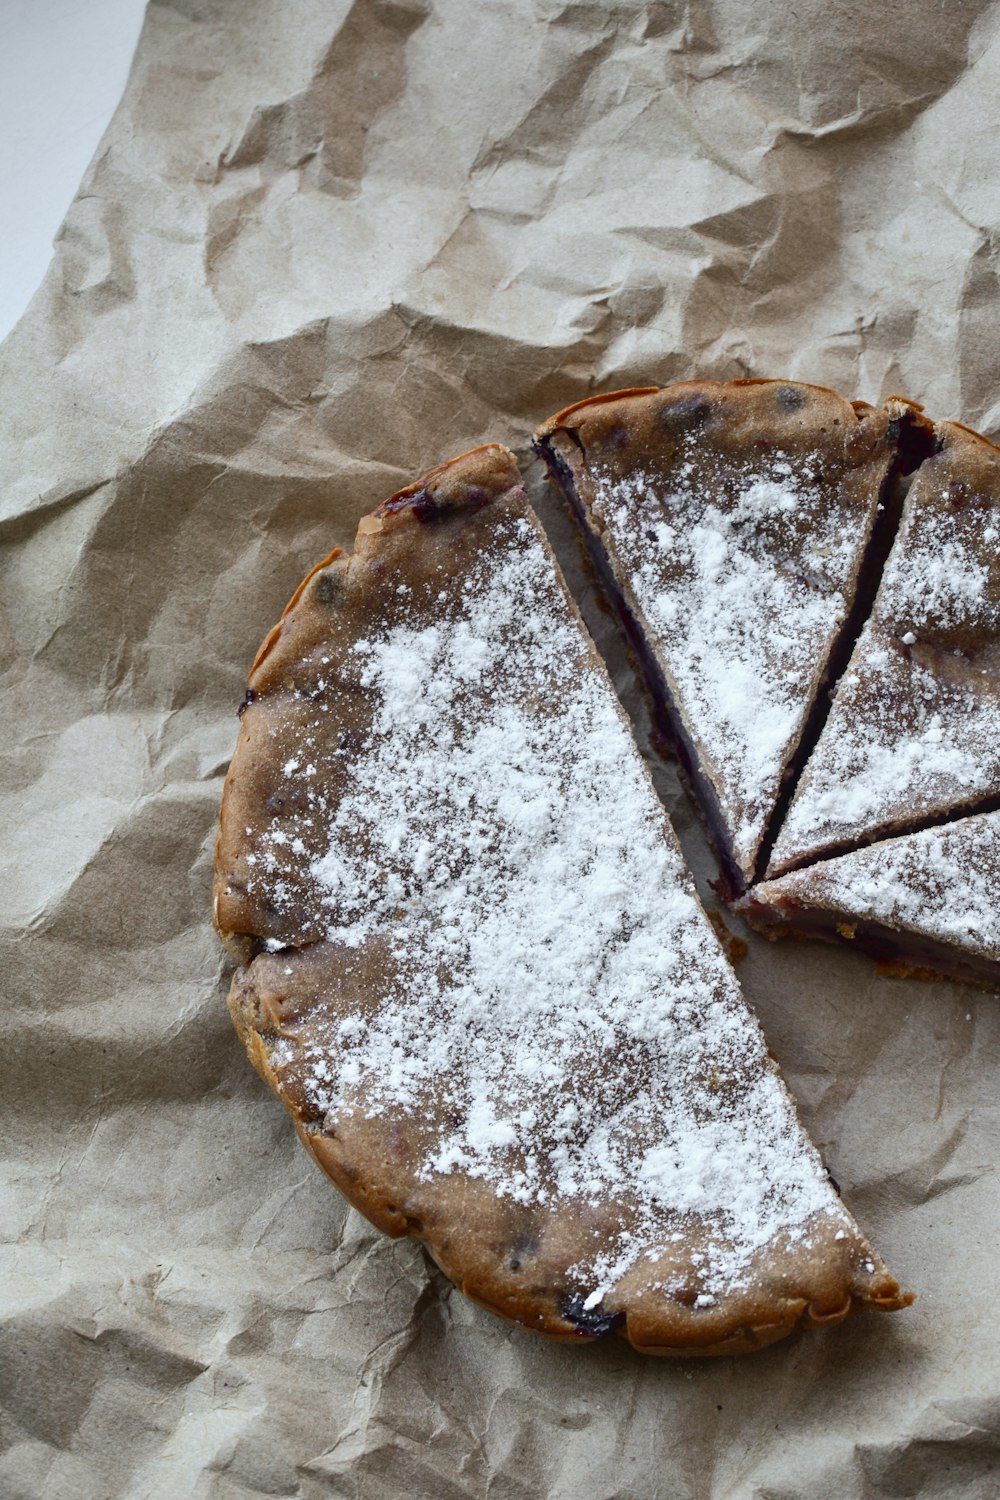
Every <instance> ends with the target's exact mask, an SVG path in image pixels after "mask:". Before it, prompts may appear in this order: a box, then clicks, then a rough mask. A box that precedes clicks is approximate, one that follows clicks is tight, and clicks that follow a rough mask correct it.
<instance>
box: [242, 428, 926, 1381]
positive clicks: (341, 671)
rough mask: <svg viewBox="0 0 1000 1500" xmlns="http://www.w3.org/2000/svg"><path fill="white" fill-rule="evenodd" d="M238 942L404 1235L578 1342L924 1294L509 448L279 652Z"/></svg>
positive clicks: (388, 543) (249, 1038)
mask: <svg viewBox="0 0 1000 1500" xmlns="http://www.w3.org/2000/svg"><path fill="white" fill-rule="evenodd" d="M215 901H216V921H217V925H218V928H219V931H220V933H221V935H222V937H223V939H224V941H225V942H226V943H227V945H228V946H229V948H230V949H231V951H232V952H233V953H234V954H235V956H236V957H237V958H238V959H239V961H240V963H241V965H242V967H241V968H240V969H239V971H238V972H237V974H236V976H235V979H234V981H233V986H232V992H231V998H230V1005H231V1009H232V1014H233V1018H234V1021H235V1023H236V1026H237V1028H238V1030H239V1031H240V1032H241V1034H242V1036H243V1038H244V1041H245V1043H246V1045H247V1048H248V1051H249V1054H250V1057H251V1059H252V1061H253V1062H254V1064H255V1065H256V1067H257V1068H258V1069H259V1071H260V1072H261V1074H262V1075H263V1077H264V1078H265V1079H266V1080H267V1082H268V1083H269V1084H270V1085H271V1086H272V1088H273V1089H274V1090H275V1091H276V1092H277V1094H278V1095H279V1096H280V1098H281V1099H282V1100H283V1101H284V1103H285V1104H286V1105H287V1106H288V1108H289V1110H290V1111H291V1113H292V1115H293V1118H294V1120H295V1123H296V1127H297V1129H298V1131H299V1133H300V1135H301V1137H302V1139H303V1141H304V1142H305V1144H306V1145H307V1146H308V1148H309V1149H310V1150H311V1151H312V1153H313V1154H314V1156H315V1157H316V1159H317V1160H318V1161H319V1163H320V1165H321V1166H322V1167H323V1168H324V1169H325V1170H326V1171H327V1172H328V1173H329V1175H330V1176H331V1177H332V1178H333V1180H334V1181H335V1182H336V1183H337V1184H338V1186H339V1187H340V1188H341V1189H342V1190H343V1192H344V1193H345V1195H346V1196H347V1197H348V1198H349V1200H350V1201H351V1202H352V1203H353V1204H354V1205H355V1206H356V1207H357V1208H359V1209H360V1210H361V1211H362V1212H363V1213H365V1214H366V1215H367V1216H368V1217H369V1218H370V1219H371V1220H372V1222H373V1223H375V1224H376V1225H378V1226H379V1227H380V1228H381V1229H383V1230H385V1231H386V1232H387V1233H388V1234H392V1235H402V1234H411V1235H414V1236H415V1237H417V1238H418V1239H420V1240H422V1241H423V1243H424V1244H425V1245H426V1246H427V1248H428V1250H429V1251H430V1253H431V1254H432V1255H433V1257H434V1258H435V1260H436V1261H437V1262H438V1264H439V1265H440V1266H441V1267H442V1269H443V1270H444V1271H445V1272H446V1274H447V1275H449V1276H450V1277H451V1278H452V1279H453V1280H454V1281H455V1282H456V1283H457V1284H458V1285H459V1286H460V1287H461V1288H462V1289H463V1290H464V1291H466V1292H467V1293H468V1294H469V1295H470V1296H471V1297H473V1298H474V1299H476V1300H477V1301H479V1302H481V1303H483V1304H484V1305H486V1306H487V1307H489V1308H491V1309H493V1310H494V1311H496V1312H500V1313H502V1314H504V1315H506V1316H507V1317H509V1318H512V1319H514V1320H516V1321H517V1322H519V1323H522V1324H525V1325H527V1326H528V1327H530V1328H534V1329H537V1330H539V1331H540V1332H542V1333H546V1334H550V1335H553V1336H555V1337H562V1338H566V1339H588V1338H594V1337H597V1336H599V1335H601V1334H604V1333H606V1332H608V1331H609V1330H612V1329H616V1330H618V1331H619V1332H620V1333H621V1334H623V1335H624V1336H626V1337H627V1338H629V1339H630V1340H631V1341H632V1343H633V1344H634V1345H635V1346H636V1347H637V1348H640V1349H645V1350H649V1351H652V1352H658V1353H731V1352H737V1351H741V1350H746V1349H752V1348H755V1347H757V1346H758V1345H761V1344H766V1343H769V1342H771V1341H772V1340H774V1339H776V1338H779V1337H781V1336H782V1335H784V1334H786V1333H788V1332H790V1331H791V1330H792V1329H793V1328H796V1327H810V1326H822V1325H825V1324H827V1323H834V1322H837V1321H838V1320H839V1319H841V1318H843V1317H844V1316H845V1315H846V1314H847V1313H849V1312H850V1311H852V1310H853V1309H855V1308H857V1307H859V1306H861V1305H870V1306H875V1307H881V1308H898V1307H901V1306H903V1305H905V1304H906V1302H908V1300H909V1298H908V1297H907V1296H906V1295H905V1294H902V1293H901V1292H900V1289H899V1287H898V1285H897V1283H896V1282H895V1281H894V1280H893V1278H892V1277H891V1276H890V1274H889V1273H888V1272H887V1270H886V1268H885V1266H884V1265H883V1263H882V1262H881V1260H879V1258H878V1257H877V1256H876V1255H875V1253H874V1252H873V1251H872V1250H871V1249H870V1247H869V1246H868V1245H867V1243H866V1242H865V1240H864V1238H863V1237H862V1235H861V1233H860V1231H859V1230H858V1228H857V1226H856V1225H855V1223H854V1221H853V1220H852V1219H851V1217H850V1215H849V1214H848V1213H847V1211H846V1210H845V1209H844V1208H843V1207H842V1205H841V1203H840V1201H839V1199H838V1197H837V1195H836V1192H835V1190H834V1188H833V1186H832V1185H831V1182H830V1179H829V1178H828V1176H827V1173H826V1172H825V1170H824V1168H823V1165H822V1163H821V1161H820V1158H819V1156H818V1154H817V1152H816V1151H815V1149H814V1148H813V1147H812V1146H811V1145H810V1144H809V1142H808V1140H807V1139H806V1137H805V1135H804V1134H803V1132H802V1129H801V1126H800V1125H799V1123H798V1121H797V1118H796V1115H795V1110H794V1107H793V1105H792V1102H791V1100H790V1098H789V1096H788V1094H787V1092H786V1090H785V1088H784V1085H783V1083H782V1081H781V1079H780V1077H779V1075H778V1072H777V1069H776V1067H775V1065H774V1063H773V1062H772V1061H771V1059H770V1058H769V1055H768V1052H767V1047H766V1045H765V1042H764V1039H763V1037H762V1035H761V1032H760V1029H759V1027H758V1025H757V1022H756V1021H755V1019H754V1017H753V1015H752V1013H751V1012H750V1010H749V1008H748V1006H747V1004H746V1002H745V1000H744V999H743V997H742V995H741V993H740V989H739V986H738V984H737V982H736V979H735V977H734V975H733V973H732V971H731V969H730V968H729V966H728V964H727V962H726V960H725V959H724V957H723V954H722V951H721V949H720V947H719V943H718V941H717V939H716V937H715V935H714V933H713V931H712V929H711V927H710V925H709V923H708V921H707V919H706V917H705V915H704V913H703V911H702V909H701V907H700V906H699V904H698V901H697V898H696V896H695V894H694V889H693V886H692V882H691V879H690V877H689V875H688V873H687V872H686V870H685V867H684V864H683V862H682V859H681V855H680V852H679V850H678V847H677V845H676V843H675V841H674V839H673V835H672V833H671V831H670V828H669V824H668V822H667V819H666V817H665V814H664V811H663V808H662V806H661V804H660V802H659V800H658V798H657V796H656V794H655V792H654V790H653V787H652V783H651V781H650V779H649V776H648V773H647V771H646V769H645V766H644V764H643V762H642V759H641V757H640V756H639V754H638V751H637V749H636V747H635V744H634V741H633V739H632V736H631V733H630V728H629V725H628V722H627V720H626V719H625V717H624V715H623V713H622V711H621V709H620V707H619V704H618V702H617V699H616V697H615V694H614V691H613V689H612V686H611V683H610V681H609V679H608V677H607V674H606V672H605V670H604V667H603V665H602V663H601V661H600V659H599V657H598V656H597V654H596V652H595V650H594V648H593V646H592V645H591V643H590V640H589V638H588V636H587V634H586V632H585V630H584V628H583V625H582V623H581V621H580V618H579V616H578V613H577V611H576V609H575V607H574V605H573V603H572V601H571V599H570V597H569V595H568V593H567V591H566V588H565V585H564V583H563V581H562V578H561V575H560V573H559V570H558V567H557V565H556V563H555V560H554V558H553V556H552V554H551V552H550V551H549V549H548V547H547V545H546V543H545V540H544V537H543V535H542V533H541V531H540V529H539V527H538V524H537V522H536V520H535V518H534V516H533V514H532V512H531V510H530V508H529V506H528V504H527V500H526V497H525V495H524V491H523V489H522V488H521V485H520V482H519V476H518V473H517V469H516V466H515V464H514V462H513V460H512V458H511V456H510V454H509V453H507V451H506V450H505V449H503V448H500V447H497V446H491V447H487V448H481V449H478V450H476V451H475V452H473V453H470V454H467V455H465V456H464V457H462V458H460V459H457V460H455V461H454V462H453V463H451V464H446V465H444V466H443V467H442V468H440V469H436V470H435V471H433V473H431V474H429V475H427V476H426V477H425V478H424V479H423V480H421V481H420V482H419V483H418V484H415V485H413V486H412V487H411V488H409V489H407V490H404V491H402V492H401V493H400V494H398V495H396V496H394V497H393V498H392V499H391V500H389V501H387V502H386V503H385V504H384V505H382V506H380V507H379V509H378V510H376V511H375V512H374V514H373V515H371V516H369V517H367V518H366V519H365V520H363V521H362V522H361V525H360V527H359V530H358V535H357V541H356V546H355V551H354V554H353V556H351V557H347V556H341V555H338V554H333V555H331V557H330V558H328V559H327V560H326V561H325V562H324V563H322V564H320V566H319V567H318V568H317V569H316V570H314V572H313V573H311V574H310V575H309V577H308V578H307V579H306V581H305V582H304V583H303V585H302V587H301V588H300V589H299V591H298V593H297V594H296V595H295V598H294V599H293V601H292V603H291V604H290V605H289V608H288V610H287V612H286V614H285V616H284V618H283V620H282V622H281V623H280V625H279V626H278V627H276V629H275V630H274V631H272V633H271V635H270V636H269V637H268V639H267V641H266V642H265V644H264V647H263V648H262V650H261V652H260V654H259V656H258V658H257V661H256V663H255V666H254V668H253V672H252V675H251V679H250V689H249V692H248V694H247V700H246V704H245V708H244V711H243V717H242V729H241V734H240V739H239V744H238V747H237V750H236V754H235V757H234V760H233V763H232V767H231V769H230V772H229V776H228V778H227V783H226V791H225V797H224V802H223V809H222V818H221V830H220V835H219V843H218V851H217V860H216V887H215Z"/></svg>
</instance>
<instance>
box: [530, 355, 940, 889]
mask: <svg viewBox="0 0 1000 1500" xmlns="http://www.w3.org/2000/svg"><path fill="white" fill-rule="evenodd" d="M916 410H917V409H916V408H913V407H912V406H909V405H908V404H907V403H905V402H896V403H894V405H893V406H892V408H891V409H876V408H874V407H871V406H868V405H866V404H865V403H864V402H854V403H851V402H848V401H845V400H844V398H843V397H842V396H838V395H837V394H836V393H835V392H833V391H829V390H825V389H821V388H820V387H817V386H808V385H799V384H796V383H794V382H791V381H731V382H729V383H728V384H719V383H717V382H715V381H710V380H705V381H688V382H685V383H683V384H680V385H675V386H670V387H667V388H665V389H647V390H636V391H624V392H619V393H617V394H615V395H611V396H606V397H597V398H593V399H591V400H588V401H583V402H580V403H579V404H578V405H576V406H572V407H569V408H567V410H565V411H563V412H560V413H559V414H558V415H556V416H554V417H552V418H551V419H550V420H549V421H548V422H546V423H545V424H544V425H543V426H542V427H541V428H540V429H539V431H538V433H537V434H536V443H537V446H538V447H539V450H540V451H541V453H542V454H543V456H544V457H545V458H546V460H547V462H548V464H549V467H550V469H551V470H552V472H553V474H554V477H555V478H556V479H557V480H558V481H559V482H560V484H561V486H562V487H563V489H564V490H565V492H566V494H567V496H568V498H569V499H570V501H571V503H572V505H573V506H574V508H575V509H576V511H577V513H578V516H579V518H580V520H581V521H582V523H583V525H584V528H585V530H586V533H587V540H588V543H589V544H590V546H591V548H592V550H593V551H594V553H595V555H596V562H597V565H598V568H599V569H600V570H601V571H602V573H603V576H604V578H605V582H606V583H607V584H608V585H609V589H610V591H611V592H612V593H613V595H615V596H616V599H617V602H618V603H619V606H620V607H621V608H622V610H623V612H624V614H625V617H626V624H627V627H631V629H632V632H633V638H634V639H635V640H636V643H637V645H638V646H639V650H640V654H641V655H642V656H643V658H644V661H645V665H646V667H647V671H648V674H649V675H650V677H651V679H652V684H651V685H652V688H653V692H654V697H655V698H657V699H658V700H659V701H660V703H661V705H662V707H663V709H664V710H665V713H666V716H667V719H668V721H669V722H668V732H669V734H670V737H671V738H672V740H673V741H674V743H675V745H676V748H677V749H678V752H679V755H680V758H681V761H682V764H684V765H685V767H686V769H687V771H688V774H689V776H690V779H691V781H692V786H693V790H694V792H695V795H696V796H697V798H698V800H699V802H700V803H701V805H702V807H703V810H704V812H705V814H706V817H707V820H708V823H709V827H710V830H711V832H712V834H713V837H714V841H715V843H716V846H717V848H718V851H719V854H720V856H721V858H722V861H723V865H724V869H725V871H726V874H727V876H728V881H729V884H730V886H731V887H732V888H733V889H734V890H735V891H736V892H739V891H741V890H742V889H743V888H745V887H746V886H747V885H749V884H751V883H752V881H753V880H754V878H755V875H756V874H757V873H759V866H760V864H761V856H762V848H763V847H764V846H765V844H766V840H767V836H768V832H769V830H770V828H771V825H772V822H773V820H774V819H775V817H776V815H777V809H778V806H779V801H780V798H781V794H782V790H783V788H784V787H785V785H786V783H787V782H788V781H789V779H790V778H792V779H794V776H795V774H796V769H797V756H798V754H799V750H800V746H801V745H802V743H803V737H804V736H806V735H807V733H808V730H809V727H810V722H811V718H812V715H813V713H814V709H815V707H816V705H817V703H818V701H819V699H820V695H821V694H822V691H823V689H824V688H825V686H826V684H827V682H828V680H829V678H830V675H831V673H836V671H838V670H840V669H841V668H842V666H843V662H842V661H839V662H838V659H837V653H838V647H839V646H841V645H842V644H843V643H844V642H845V641H846V642H847V648H846V649H849V642H850V639H851V638H852V635H853V630H852V619H853V616H852V604H853V603H854V600H855V597H856V595H857V594H858V592H859V588H860V589H861V592H862V593H863V592H864V589H863V587H862V585H863V575H864V572H865V569H866V564H867V563H868V561H869V559H870V556H871V552H872V548H873V546H874V547H875V548H876V549H877V548H878V546H879V545H881V543H882V541H883V538H884V537H885V538H886V542H887V537H886V533H887V532H891V523H892V519H893V518H892V516H891V513H890V500H891V495H890V485H889V480H890V475H891V471H892V468H893V465H894V462H895V461H896V459H897V456H898V453H899V446H900V433H901V429H902V427H903V425H904V424H905V423H906V421H907V420H908V419H909V416H910V414H911V413H913V412H915V411H916Z"/></svg>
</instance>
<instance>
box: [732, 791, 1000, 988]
mask: <svg viewBox="0 0 1000 1500" xmlns="http://www.w3.org/2000/svg"><path fill="white" fill-rule="evenodd" d="M998 890H1000V812H994V813H987V814H981V815H979V816H975V817H968V818H961V819H958V820H957V821H956V822H953V823H945V824H942V825H939V826H938V827H934V828H925V829H922V830H921V831H920V832H919V833H910V834H904V835H902V836H901V837H899V838H894V839H883V840H881V841H880V842H879V843H877V844H872V845H871V846H870V847H868V848H866V849H857V850H855V851H854V852H853V853H851V854H844V855H841V856H840V857H839V858H834V859H826V860H821V861H819V862H818V863H816V864H811V865H807V866H806V867H805V868H804V869H801V870H793V871H792V872H791V873H790V874H788V875H782V876H779V877H778V879H776V880H767V881H763V882H762V883H760V884H759V885H757V886H755V887H754V889H753V890H752V891H750V892H748V894H747V895H746V896H745V897H744V898H743V900H742V901H740V902H739V903H738V904H737V907H736V910H737V911H739V912H741V913H742V914H743V915H744V916H745V917H746V918H747V919H748V921H750V922H751V924H752V925H753V926H754V927H756V928H757V929H758V931H760V932H763V933H764V934H765V936H767V937H783V936H785V935H786V934H788V933H790V932H791V933H799V934H802V935H805V936H810V937H825V938H828V939H830V940H831V941H837V940H840V941H842V942H846V943H849V944H851V945H852V946H853V947H856V948H860V949H862V950H864V951H865V952H867V953H869V954H871V956H872V957H874V958H875V959H877V960H879V962H880V963H881V964H882V965H883V966H885V967H886V968H887V969H890V970H892V971H893V972H895V973H897V974H905V973H910V974H923V973H934V974H942V975H945V976H947V977H949V978H953V979H962V980H966V981H969V982H972V983H974V984H982V985H987V986H989V987H990V988H996V987H1000V901H998V899H997V892H998Z"/></svg>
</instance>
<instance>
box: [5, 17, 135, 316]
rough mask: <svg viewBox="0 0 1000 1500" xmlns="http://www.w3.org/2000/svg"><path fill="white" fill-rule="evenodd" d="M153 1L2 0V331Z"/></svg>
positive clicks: (117, 93) (103, 121)
mask: <svg viewBox="0 0 1000 1500" xmlns="http://www.w3.org/2000/svg"><path fill="white" fill-rule="evenodd" d="M145 8H146V7H145V0H0V204H2V205H3V208H2V212H0V339H2V338H4V337H5V336H6V335H7V334H8V333H9V332H10V330H11V328H12V327H13V326H14V324H15V323H16V322H17V320H18V318H19V317H20V316H21V314H22V313H23V312H24V310H25V308H26V307H27V305H28V303H29V301H30V300H31V298H32V296H33V295H34V293H35V291H36V289H37V287H38V284H39V282H40V281H41V279H42V277H43V276H44V274H45V269H46V267H47V265H48V263H49V259H50V256H51V254H52V238H53V235H54V234H55V232H56V230H57V229H58V228H59V225H60V223H61V222H62V219H63V216H64V215H65V213H66V210H67V208H68V207H69V205H70V202H71V200H72V198H73V194H74V193H75V192H76V189H77V187H78V186H79V183H80V179H81V177H82V176H83V174H84V172H85V171H86V168H87V163H88V162H89V161H90V159H91V157H92V156H93V154H94V152H95V150H96V149H97V143H98V141H99V140H100V138H101V136H102V135H103V133H104V129H105V126H106V125H107V123H108V121H109V119H110V118H111V115H112V114H113V112H114V109H115V106H116V104H117V103H118V100H119V99H120V97H121V93H122V90H123V88H124V87H125V80H126V78H127V77H128V70H129V65H130V63H131V61H132V54H133V53H134V51H135V44H136V41H137V40H138V36H139V30H140V27H141V25H142V18H143V14H144V12H145Z"/></svg>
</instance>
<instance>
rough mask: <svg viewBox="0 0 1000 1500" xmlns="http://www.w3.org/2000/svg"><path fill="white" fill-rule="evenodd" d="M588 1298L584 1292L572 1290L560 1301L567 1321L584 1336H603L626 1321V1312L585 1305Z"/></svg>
mask: <svg viewBox="0 0 1000 1500" xmlns="http://www.w3.org/2000/svg"><path fill="white" fill-rule="evenodd" d="M586 1300H587V1299H586V1297H584V1296H583V1295H582V1293H580V1292H572V1293H570V1295H569V1296H567V1297H563V1299H562V1301H561V1302H560V1303H559V1311H560V1312H561V1313H562V1315H563V1317H564V1318H565V1319H566V1321H567V1323H572V1324H573V1327H574V1328H575V1329H576V1330H577V1332H578V1333H579V1334H580V1335H581V1336H582V1337H584V1338H591V1339H599V1338H603V1337H604V1335H605V1334H606V1333H611V1332H612V1331H613V1329H615V1328H620V1327H621V1326H622V1324H623V1323H624V1321H625V1314H624V1313H620V1312H617V1313H608V1312H604V1310H603V1309H602V1308H600V1307H585V1306H584V1303H585V1302H586Z"/></svg>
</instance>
